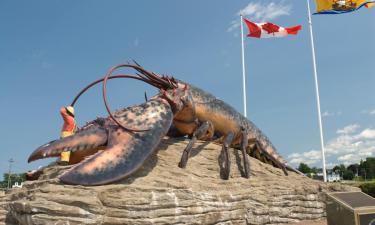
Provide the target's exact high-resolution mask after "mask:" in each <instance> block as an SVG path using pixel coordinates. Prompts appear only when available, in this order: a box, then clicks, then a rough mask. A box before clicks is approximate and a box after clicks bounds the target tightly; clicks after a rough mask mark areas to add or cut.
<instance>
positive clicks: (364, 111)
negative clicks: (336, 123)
mask: <svg viewBox="0 0 375 225" xmlns="http://www.w3.org/2000/svg"><path fill="white" fill-rule="evenodd" d="M362 113H363V114H369V115H370V116H373V115H375V109H370V110H363V111H362Z"/></svg>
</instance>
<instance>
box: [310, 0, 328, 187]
mask: <svg viewBox="0 0 375 225" xmlns="http://www.w3.org/2000/svg"><path fill="white" fill-rule="evenodd" d="M307 10H308V14H309V26H310V41H311V53H312V60H313V67H314V79H315V92H316V105H317V107H318V120H319V131H320V145H321V148H322V164H323V179H324V182H327V172H326V158H325V151H324V139H323V126H322V115H321V112H320V98H319V85H318V74H317V72H316V60H315V48H314V36H313V31H312V22H311V12H310V0H307Z"/></svg>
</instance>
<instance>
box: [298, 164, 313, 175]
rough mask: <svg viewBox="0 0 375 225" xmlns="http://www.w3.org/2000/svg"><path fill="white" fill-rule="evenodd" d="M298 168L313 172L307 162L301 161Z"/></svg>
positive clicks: (303, 171) (304, 171) (302, 170)
mask: <svg viewBox="0 0 375 225" xmlns="http://www.w3.org/2000/svg"><path fill="white" fill-rule="evenodd" d="M298 170H299V171H301V172H302V173H311V168H310V167H309V166H308V165H307V164H305V163H300V164H299V166H298Z"/></svg>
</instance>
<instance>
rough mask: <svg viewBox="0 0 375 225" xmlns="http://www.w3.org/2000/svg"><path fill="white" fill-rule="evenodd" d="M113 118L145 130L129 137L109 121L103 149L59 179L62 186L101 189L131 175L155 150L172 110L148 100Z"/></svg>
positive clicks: (167, 105)
mask: <svg viewBox="0 0 375 225" xmlns="http://www.w3.org/2000/svg"><path fill="white" fill-rule="evenodd" d="M114 116H115V117H116V119H117V120H119V121H121V122H122V123H124V124H127V125H128V126H139V125H140V124H144V126H145V127H147V128H148V130H147V131H144V132H137V133H132V132H128V131H125V130H123V129H121V128H120V127H118V126H117V125H115V124H114V123H113V121H110V120H108V124H107V129H108V130H107V131H108V140H107V145H106V149H104V150H103V151H99V152H97V153H96V154H94V155H92V156H89V157H88V158H86V159H85V160H83V161H82V162H81V163H79V164H77V165H76V166H74V167H72V168H71V169H70V170H68V171H67V172H65V173H63V174H62V175H61V176H60V177H59V178H60V180H61V181H62V182H63V183H66V184H79V185H102V184H107V183H111V182H114V181H117V180H119V179H122V178H124V177H127V176H129V175H131V174H132V173H134V172H135V171H136V170H137V169H139V168H140V167H141V166H142V164H143V162H144V161H145V160H146V159H147V158H148V156H149V155H150V154H151V153H152V152H153V151H154V150H155V149H156V147H157V146H158V144H159V142H160V140H161V139H162V138H163V136H164V135H165V134H166V133H167V131H168V129H169V127H170V126H171V124H172V120H173V114H172V110H171V107H170V106H169V104H168V103H167V102H166V101H165V100H162V99H151V100H150V101H148V102H146V103H144V104H142V105H139V106H133V107H129V108H127V109H124V110H121V111H118V112H116V113H115V114H114ZM74 136H75V135H74ZM73 139H74V137H73Z"/></svg>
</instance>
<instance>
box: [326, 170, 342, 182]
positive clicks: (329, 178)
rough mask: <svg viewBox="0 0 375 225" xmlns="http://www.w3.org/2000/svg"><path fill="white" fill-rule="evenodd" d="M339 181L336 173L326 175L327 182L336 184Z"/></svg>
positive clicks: (339, 178)
mask: <svg viewBox="0 0 375 225" xmlns="http://www.w3.org/2000/svg"><path fill="white" fill-rule="evenodd" d="M340 180H341V177H340V174H338V173H334V172H333V173H330V174H328V175H327V181H328V182H338V181H340Z"/></svg>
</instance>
